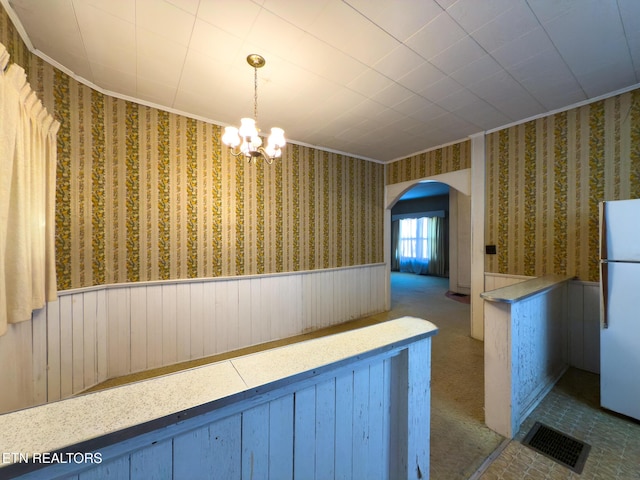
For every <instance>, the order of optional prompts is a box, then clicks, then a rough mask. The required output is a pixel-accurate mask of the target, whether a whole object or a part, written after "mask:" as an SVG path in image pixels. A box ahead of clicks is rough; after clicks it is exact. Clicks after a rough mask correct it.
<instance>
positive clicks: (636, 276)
mask: <svg viewBox="0 0 640 480" xmlns="http://www.w3.org/2000/svg"><path fill="white" fill-rule="evenodd" d="M608 270H609V271H608V277H609V281H608V285H607V286H605V288H606V289H607V290H608V299H607V304H606V305H605V306H604V307H605V308H606V309H607V317H608V319H609V326H608V328H607V329H603V330H601V331H600V401H601V404H602V406H603V407H604V408H607V409H609V410H613V411H614V412H618V413H622V414H624V415H628V416H630V417H632V418H636V419H638V420H640V314H639V312H638V286H639V285H640V263H618V262H609V263H608Z"/></svg>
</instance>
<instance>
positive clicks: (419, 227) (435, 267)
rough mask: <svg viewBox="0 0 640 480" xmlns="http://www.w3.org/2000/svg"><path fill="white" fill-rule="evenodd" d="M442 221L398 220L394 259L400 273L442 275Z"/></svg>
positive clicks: (433, 219) (425, 218)
mask: <svg viewBox="0 0 640 480" xmlns="http://www.w3.org/2000/svg"><path fill="white" fill-rule="evenodd" d="M443 240H444V236H443V220H442V218H440V217H421V218H403V219H401V220H400V224H399V232H398V244H397V250H396V251H397V257H398V263H399V267H400V271H402V272H412V273H418V274H421V275H440V276H442V275H445V274H446V266H445V260H446V252H445V251H444V248H443Z"/></svg>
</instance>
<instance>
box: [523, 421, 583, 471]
mask: <svg viewBox="0 0 640 480" xmlns="http://www.w3.org/2000/svg"><path fill="white" fill-rule="evenodd" d="M522 443H523V444H524V445H526V446H528V447H529V448H531V449H533V450H535V451H536V452H538V453H541V454H542V455H544V456H546V457H549V458H550V459H551V460H555V461H556V462H558V463H560V464H561V465H564V466H565V467H567V468H569V469H570V470H572V471H574V472H576V473H582V469H583V468H584V464H585V462H586V461H587V456H588V455H589V450H590V449H591V446H590V445H588V444H586V443H584V442H581V441H580V440H576V439H575V438H572V437H570V436H568V435H565V434H564V433H561V432H559V431H557V430H554V429H553V428H550V427H547V426H546V425H543V424H541V423H540V422H536V423H535V425H534V426H533V428H531V430H529V433H527V436H526V437H525V438H524V440H523V441H522Z"/></svg>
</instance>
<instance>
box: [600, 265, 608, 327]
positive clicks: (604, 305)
mask: <svg viewBox="0 0 640 480" xmlns="http://www.w3.org/2000/svg"><path fill="white" fill-rule="evenodd" d="M600 299H601V301H600V318H601V319H602V328H603V329H606V328H609V315H608V313H607V312H608V310H609V263H608V262H607V261H606V260H605V261H602V262H600Z"/></svg>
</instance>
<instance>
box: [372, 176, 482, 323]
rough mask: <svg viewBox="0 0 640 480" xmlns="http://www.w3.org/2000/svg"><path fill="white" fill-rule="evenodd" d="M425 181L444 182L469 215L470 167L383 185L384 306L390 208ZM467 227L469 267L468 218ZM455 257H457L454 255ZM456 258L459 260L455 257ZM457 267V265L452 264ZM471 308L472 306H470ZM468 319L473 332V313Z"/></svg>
mask: <svg viewBox="0 0 640 480" xmlns="http://www.w3.org/2000/svg"><path fill="white" fill-rule="evenodd" d="M425 182H439V183H443V184H446V185H448V186H449V187H450V192H452V193H453V197H455V198H456V200H455V201H456V202H458V200H461V199H464V202H463V201H461V202H460V204H464V205H465V207H464V208H468V209H469V210H468V212H467V213H468V214H469V215H470V199H471V169H464V170H458V171H455V172H450V173H444V174H440V175H434V176H431V177H425V178H419V179H416V180H410V181H408V182H402V183H396V184H392V185H387V186H386V187H385V219H384V249H385V250H384V260H385V265H386V269H387V272H386V273H387V280H386V292H385V293H386V299H385V307H386V308H387V309H389V308H390V307H391V287H390V284H391V209H392V207H393V206H394V205H395V204H396V203H397V202H398V201H399V200H400V198H401V197H402V196H403V195H404V193H405V192H407V191H409V190H410V189H412V188H413V187H415V186H416V185H418V184H421V183H425ZM467 227H468V228H467V229H466V230H465V232H463V233H462V234H463V235H468V236H469V239H468V240H469V242H468V245H469V250H468V251H467V252H466V253H468V255H469V257H468V259H463V261H465V262H467V261H468V263H469V269H470V268H471V265H470V264H471V255H472V252H471V248H470V247H471V242H470V237H471V233H472V232H471V230H472V228H473V226H472V222H471V219H470V218H469V222H468V225H467ZM457 229H458V226H457V224H456V225H455V226H454V229H453V230H451V234H452V235H458V233H459V232H458V230H457ZM456 258H457V257H456ZM457 260H460V259H459V258H457ZM454 267H455V268H457V265H454ZM454 281H456V282H457V281H458V279H457V278H456V279H454ZM472 281H473V276H471V275H470V272H469V282H472ZM463 283H464V282H463ZM469 287H470V288H469V290H471V289H472V288H471V285H469ZM472 308H473V306H472ZM470 317H471V318H470V319H469V326H470V332H473V318H474V316H473V313H471V315H470Z"/></svg>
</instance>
